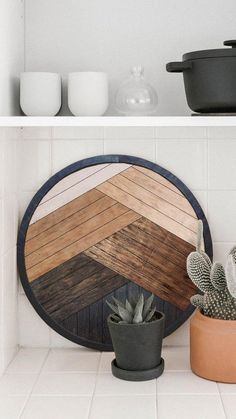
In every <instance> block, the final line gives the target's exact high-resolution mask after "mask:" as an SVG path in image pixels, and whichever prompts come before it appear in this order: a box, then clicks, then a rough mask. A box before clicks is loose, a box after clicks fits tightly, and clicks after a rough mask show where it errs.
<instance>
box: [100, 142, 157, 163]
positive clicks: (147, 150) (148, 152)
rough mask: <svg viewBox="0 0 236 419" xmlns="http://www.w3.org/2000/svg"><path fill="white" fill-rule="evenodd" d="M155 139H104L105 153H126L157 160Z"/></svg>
mask: <svg viewBox="0 0 236 419" xmlns="http://www.w3.org/2000/svg"><path fill="white" fill-rule="evenodd" d="M155 149H156V145H155V140H144V139H142V140H139V139H136V140H132V139H127V140H125V141H121V140H120V139H118V138H117V139H114V140H112V141H109V140H105V141H104V154H124V155H129V156H134V157H141V158H143V159H147V160H151V161H155Z"/></svg>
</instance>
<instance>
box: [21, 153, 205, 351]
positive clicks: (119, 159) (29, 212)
mask: <svg viewBox="0 0 236 419" xmlns="http://www.w3.org/2000/svg"><path fill="white" fill-rule="evenodd" d="M103 163H127V164H132V165H136V166H141V167H145V168H146V169H150V170H152V171H154V172H156V173H158V174H159V175H161V176H163V177H164V178H166V179H167V180H168V181H169V182H171V183H172V184H173V185H174V186H176V187H177V188H178V189H179V190H180V191H181V192H182V194H183V195H184V196H185V197H186V198H187V200H188V201H189V203H190V204H191V206H192V208H193V209H194V211H195V213H196V215H197V217H198V219H201V220H202V222H203V227H204V244H205V251H206V253H207V254H208V256H209V257H210V258H211V259H212V255H213V249H212V240H211V234H210V229H209V225H208V222H207V219H206V217H205V214H204V212H203V210H202V208H201V206H200V205H199V203H198V201H197V200H196V198H195V197H194V195H193V194H192V192H191V191H190V190H189V189H188V188H187V186H185V184H184V183H183V182H182V181H181V180H180V179H178V178H177V177H176V176H175V175H173V174H172V173H171V172H169V171H168V170H166V169H164V168H163V167H161V166H159V165H157V164H155V163H152V162H150V161H148V160H144V159H142V158H139V157H133V156H126V155H102V156H96V157H91V158H87V159H84V160H80V161H78V162H75V163H73V164H71V165H69V166H67V167H65V168H64V169H62V170H60V171H59V172H58V173H56V174H55V175H54V176H52V177H51V178H50V179H49V180H48V181H47V182H46V183H45V184H44V185H43V186H42V187H41V188H40V189H39V191H38V192H37V193H36V194H35V196H34V197H33V199H32V200H31V202H30V204H29V206H28V208H27V209H26V212H25V214H24V217H23V219H22V222H21V225H20V229H19V233H18V240H17V263H18V270H19V274H20V279H21V282H22V286H23V288H24V291H25V293H26V295H27V297H28V299H29V301H30V302H31V304H32V306H33V307H34V309H35V310H36V312H37V313H38V315H39V316H40V317H41V318H42V319H43V320H44V321H45V322H46V323H47V324H48V326H50V327H51V328H52V329H53V330H55V331H56V332H57V333H59V334H60V335H61V336H63V337H64V338H66V339H69V340H70V341H72V342H75V343H77V344H79V345H84V346H87V347H90V348H94V349H97V350H103V351H104V350H105V351H111V350H113V348H112V346H111V345H109V344H103V343H95V342H92V341H90V340H88V339H85V338H81V337H79V336H75V335H73V334H72V333H70V332H68V331H67V330H66V329H64V328H63V327H62V326H60V325H59V324H58V323H56V322H55V321H54V320H53V319H52V318H51V317H50V316H49V315H48V314H47V312H46V311H45V310H44V308H43V307H42V305H41V304H40V303H39V302H38V300H37V299H36V298H35V296H34V293H33V291H32V290H31V287H30V283H29V281H28V276H27V272H26V266H25V255H24V248H25V239H26V234H27V230H28V227H29V224H30V220H31V218H32V216H33V214H34V212H35V210H36V208H37V207H38V205H39V203H40V201H41V200H42V198H43V197H44V196H45V195H46V194H47V193H48V191H49V190H50V189H51V188H52V187H53V186H55V185H56V184H57V183H58V182H60V181H61V180H62V179H63V178H65V177H66V176H69V175H71V174H72V173H74V172H77V171H79V170H82V169H84V168H86V167H88V166H95V165H97V164H103ZM193 311H194V307H193V306H192V305H191V304H190V305H189V307H188V308H187V310H185V311H184V312H183V315H182V316H180V317H179V318H178V319H177V320H176V321H175V322H174V323H172V325H171V327H169V328H168V329H167V330H166V336H168V335H169V334H171V333H172V332H174V331H175V330H176V329H177V328H178V327H179V326H180V325H181V324H183V323H184V322H185V321H186V320H187V318H188V317H189V316H190V315H191V314H192V313H193Z"/></svg>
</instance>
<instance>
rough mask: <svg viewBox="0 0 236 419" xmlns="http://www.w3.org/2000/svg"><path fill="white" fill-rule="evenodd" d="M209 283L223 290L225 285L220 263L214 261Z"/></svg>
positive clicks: (223, 272) (222, 268)
mask: <svg viewBox="0 0 236 419" xmlns="http://www.w3.org/2000/svg"><path fill="white" fill-rule="evenodd" d="M210 279H211V283H212V285H213V287H214V288H216V289H217V290H224V289H225V287H226V285H227V284H226V278H225V270H224V267H223V265H222V264H221V263H219V262H215V263H213V265H212V268H211V273H210Z"/></svg>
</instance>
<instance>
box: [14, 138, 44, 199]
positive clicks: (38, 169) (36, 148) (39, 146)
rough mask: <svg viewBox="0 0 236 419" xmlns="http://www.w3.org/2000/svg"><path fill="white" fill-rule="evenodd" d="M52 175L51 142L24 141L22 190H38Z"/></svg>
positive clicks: (22, 151)
mask: <svg viewBox="0 0 236 419" xmlns="http://www.w3.org/2000/svg"><path fill="white" fill-rule="evenodd" d="M50 174H51V142H50V141H32V140H29V141H23V142H22V150H21V189H22V190H23V191H29V190H35V189H38V188H39V187H40V186H42V184H43V183H44V182H46V180H47V179H48V178H49V177H50Z"/></svg>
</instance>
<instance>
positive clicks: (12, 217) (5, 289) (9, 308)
mask: <svg viewBox="0 0 236 419" xmlns="http://www.w3.org/2000/svg"><path fill="white" fill-rule="evenodd" d="M19 138H20V130H18V129H10V128H9V129H0V162H1V170H0V233H1V245H0V375H1V373H2V372H3V371H4V369H5V368H6V367H7V365H8V364H9V362H10V361H11V359H12V357H13V356H14V355H15V353H16V351H17V343H18V339H17V337H18V333H17V329H18V324H17V270H16V237H17V227H18V200H17V190H18V179H19V176H18V172H19V171H18V162H19Z"/></svg>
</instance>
